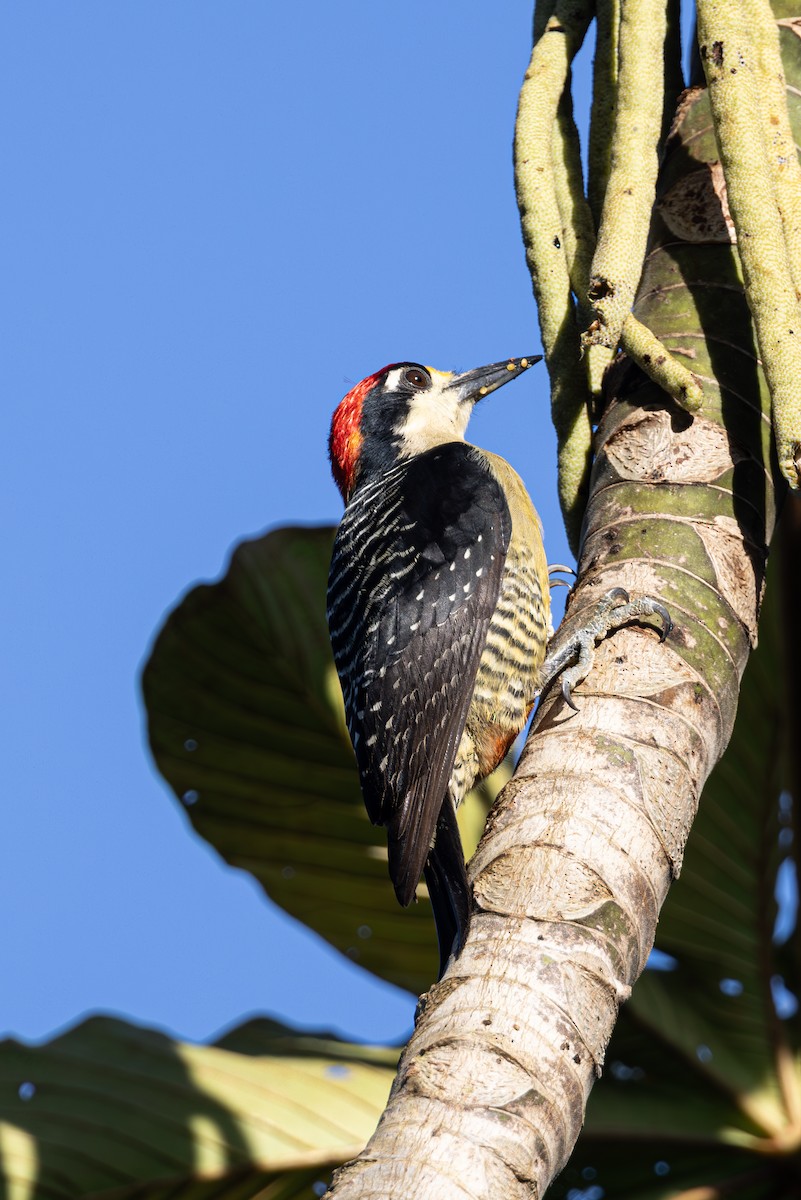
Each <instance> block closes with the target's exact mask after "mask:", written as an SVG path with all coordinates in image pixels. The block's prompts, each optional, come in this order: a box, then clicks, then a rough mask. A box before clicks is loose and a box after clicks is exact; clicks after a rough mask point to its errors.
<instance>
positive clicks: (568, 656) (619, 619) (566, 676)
mask: <svg viewBox="0 0 801 1200" xmlns="http://www.w3.org/2000/svg"><path fill="white" fill-rule="evenodd" d="M643 617H658V618H659V620H660V622H661V629H660V631H659V634H660V637H659V640H660V641H662V642H664V640H665V638H666V637H667V636H668V634H669V633H670V631H671V629H672V628H673V621H672V620H671V617H670V613H669V612H668V610H667V609H666V608H665V606H664V604H660V603H659V601H658V600H653V599H652V598H651V597H650V596H640V597H639V598H638V599H636V600H632V599H631V597H630V596H629V594H628V592H627V591H626V590H625V588H620V587H617V588H612V590H611V591H609V592H606V593H605V594H604V595H603V596H602V597H601V599H600V600H599V601H598V606H597V608H596V609H595V614H594V615H593V616H592V617H591V619H590V620H589V621H588V622H587V624H586V625H583V626H582V628H581V629H579V630H577V631H576V633H574V634H572V635H571V637H570V638H568V640H567V641H566V642H565V643H564V645H562V646H560V647H559V648H558V649H557V650H555V651H554V653H553V654H549V655H548V657H547V658H546V659H545V662H544V663H543V664H542V669H541V671H540V681H541V682H540V689H539V690H540V694H542V692H544V691H545V689H546V687H548V685H549V684H550V683H552V682H553V680H554V679H555V678H556V676H557V675H560V676H561V685H562V696H563V697H564V700H565V703H566V704H568V705H569V706H570V708H572V709H573V710H574V712H578V706H577V705H576V703H575V701H574V700H573V688H574V687H576V685H577V684H579V683H581V682H582V681H583V680H584V679H586V677H587V676H588V675H589V673H590V671H591V670H592V664H593V660H594V658H595V647H596V645H597V644H598V642H601V641H603V639H604V638H605V637H608V636H609V634H610V633H612V632H614V631H615V630H616V629H620V627H621V626H622V625H627V624H628V623H629V622H630V621H640V622H642V623H643V624H648V622H643V620H642V619H643Z"/></svg>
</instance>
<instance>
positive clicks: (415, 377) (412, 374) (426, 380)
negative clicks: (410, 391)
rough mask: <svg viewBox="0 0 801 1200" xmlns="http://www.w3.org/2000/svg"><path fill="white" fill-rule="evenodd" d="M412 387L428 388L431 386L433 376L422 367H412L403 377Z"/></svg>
mask: <svg viewBox="0 0 801 1200" xmlns="http://www.w3.org/2000/svg"><path fill="white" fill-rule="evenodd" d="M403 378H404V379H405V380H406V382H407V383H410V384H411V385H412V387H416V388H427V387H431V376H430V375H429V374H428V371H424V370H423V369H422V367H411V368H410V369H409V370H408V371H407V372H406V374H405V375H404V377H403Z"/></svg>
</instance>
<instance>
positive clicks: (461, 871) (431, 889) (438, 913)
mask: <svg viewBox="0 0 801 1200" xmlns="http://www.w3.org/2000/svg"><path fill="white" fill-rule="evenodd" d="M423 873H424V875H425V880H426V884H427V886H428V894H429V896H430V897H431V907H432V908H433V910H434V921H435V922H436V926H437V940H438V941H439V976H438V978H440V979H441V978H442V975H443V973H444V971H445V968H446V966H447V965H448V959H449V958H450V956H451V955H452V954H455V955H458V954H460V953H461V950H462V947H463V946H464V943H465V938H466V937H467V931H468V929H469V927H470V887H469V884H468V882H467V870H466V868H465V862H464V852H463V850H462V839H461V837H460V836H459V827H458V825H457V824H456V810H455V809H454V807H453V801H452V800H451V798H450V796H446V797H445V801H444V803H443V805H442V808H441V809H440V812H439V816H438V818H437V832H436V835H435V838H434V845H433V846H432V848H431V850H430V852H429V855H428V859H427V860H426V865H425V867H424V869H423Z"/></svg>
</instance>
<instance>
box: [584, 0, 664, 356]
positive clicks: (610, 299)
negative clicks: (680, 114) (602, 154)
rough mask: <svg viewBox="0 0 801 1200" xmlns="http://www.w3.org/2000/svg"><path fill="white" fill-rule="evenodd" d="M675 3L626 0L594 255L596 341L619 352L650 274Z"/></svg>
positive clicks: (592, 336) (591, 334)
mask: <svg viewBox="0 0 801 1200" xmlns="http://www.w3.org/2000/svg"><path fill="white" fill-rule="evenodd" d="M667 8H668V0H622V2H621V23H620V42H619V61H620V73H619V77H618V97H617V106H616V111H615V123H614V128H613V130H612V133H611V140H612V158H611V166H610V171H609V181H608V184H607V188H606V194H605V196H604V204H603V212H602V215H601V223H600V228H599V231H598V246H597V249H596V251H595V257H594V258H593V264H592V273H591V278H590V288H589V298H590V300H591V302H592V304H593V309H594V311H595V317H596V320H595V322H593V325H592V326H591V327H590V329H589V330H588V332H587V334H585V341H586V342H587V343H588V344H592V343H593V342H599V343H600V344H601V345H604V346H609V347H610V348H611V349H614V348H615V346H617V344H618V341H619V340H620V334H621V331H622V329H623V323H624V321H625V320H626V317H627V316H628V314H629V313H630V312H631V306H632V304H633V302H634V295H635V292H636V289H637V284H638V283H639V281H640V275H641V273H642V264H643V259H644V257H645V247H646V243H647V240H648V228H649V224H650V219H651V209H652V207H653V203H654V198H655V193H656V174H657V169H658V166H659V162H658V149H659V141H660V134H661V129H662V117H663V105H664V95H665V76H664V54H665V37H666V33H667Z"/></svg>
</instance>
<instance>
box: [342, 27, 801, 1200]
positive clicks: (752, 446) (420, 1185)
mask: <svg viewBox="0 0 801 1200" xmlns="http://www.w3.org/2000/svg"><path fill="white" fill-rule="evenodd" d="M790 40H791V41H796V42H797V38H796V39H793V38H792V36H791V37H790ZM717 158H718V154H717V149H716V145H715V138H714V133H713V130H712V124H711V116H710V110H709V104H708V99H707V95H706V92H705V91H703V90H700V89H696V90H694V91H692V92H690V93H688V94H685V96H684V98H683V100H682V102H681V104H680V106H679V111H678V114H677V118H676V123H675V125H674V130H673V133H672V135H671V138H670V141H669V144H668V147H667V151H666V154H665V157H664V160H663V163H662V168H661V172H660V183H659V193H658V199H657V207H656V210H655V216H654V220H653V222H652V227H651V234H650V242H649V253H648V257H647V259H646V266H645V271H644V273H643V277H642V280H641V283H640V287H639V291H638V295H637V301H636V304H635V309H634V311H635V315H636V316H637V317H638V318H639V320H641V321H642V322H644V323H645V324H646V325H648V326H649V327H650V328H651V329H653V330H654V331H655V332H656V333H657V334H658V335H659V337H660V338H661V339H662V340H663V342H664V343H665V344H666V345H667V346H668V348H669V349H670V350H671V351H672V353H673V354H674V355H679V356H682V359H683V361H685V362H686V364H687V365H688V366H689V367H690V368H691V370H692V371H693V372H694V373H695V374H696V375H697V376H698V377H699V378H700V380H701V382H702V384H703V389H704V407H703V411H702V413H701V415H700V416H696V417H695V418H692V417H690V416H689V415H688V414H687V413H686V412H684V411H683V410H682V409H680V408H679V407H678V406H677V405H675V404H674V403H673V402H672V401H671V400H670V399H669V398H668V397H667V396H666V395H665V393H663V392H661V391H660V390H659V389H658V388H657V387H655V385H653V384H652V383H650V382H649V381H648V380H647V379H646V378H645V376H644V375H643V374H642V373H641V372H640V371H639V369H638V368H636V367H635V366H633V364H631V363H630V362H628V361H627V360H625V359H623V360H622V361H618V363H617V365H616V366H615V368H614V369H613V370H612V372H610V374H609V375H608V376H607V381H606V387H605V407H604V411H603V413H602V414H601V416H600V420H599V423H598V427H597V432H596V435H595V445H594V456H595V457H594V466H593V472H592V480H591V490H590V500H589V505H588V508H587V512H586V516H585V521H584V528H583V535H582V548H581V556H580V564H579V566H580V569H579V582H578V585H577V587H576V589H575V591H574V593H573V595H572V596H571V600H570V605H569V610H568V615H567V617H566V619H565V622H564V623H563V626H562V627H561V629H560V631H559V634H558V638H557V640H558V641H560V640H561V639H562V637H563V636H565V635H567V634H569V632H570V631H571V630H572V629H574V628H575V627H576V626H578V625H580V624H581V623H582V622H584V621H585V620H586V619H587V617H588V616H589V615H590V613H591V611H592V608H593V606H594V604H595V602H596V600H597V599H598V598H599V597H600V596H601V595H602V593H603V592H605V591H607V590H608V589H610V588H612V587H624V588H626V590H627V591H629V592H630V593H631V594H632V595H635V596H636V595H640V594H643V593H647V594H649V595H651V596H655V597H658V598H659V599H661V600H662V601H663V602H664V604H665V605H666V606H667V607H668V609H669V610H670V612H671V615H672V617H673V619H674V622H675V626H676V627H675V630H674V632H673V633H672V634H671V635H670V637H669V639H668V640H667V642H666V643H664V644H660V642H659V638H658V635H657V633H656V632H655V631H653V630H648V629H646V628H643V627H638V626H631V627H629V628H626V629H624V630H621V631H619V632H618V633H616V634H615V635H614V636H613V637H611V638H609V639H607V640H606V641H605V642H603V643H602V644H601V646H599V648H598V650H597V652H596V660H595V666H594V668H593V671H592V673H591V675H590V676H589V678H588V680H587V682H586V683H585V684H584V685H583V686H582V687H581V688H580V689H578V691H577V693H576V700H577V702H578V704H579V707H580V711H579V712H578V713H577V714H573V713H572V712H571V711H570V710H569V709H568V708H567V707H566V705H565V704H564V702H563V700H562V698H561V695H560V692H559V689H558V687H556V688H552V689H551V691H550V693H549V694H548V695H546V697H545V699H544V702H543V703H542V704H541V706H540V709H539V711H538V714H537V718H536V722H535V727H534V729H533V731H532V735H531V737H530V738H529V740H528V743H527V746H526V749H525V751H524V753H523V756H522V758H521V761H520V764H519V766H518V769H517V772H516V774H515V777H514V779H513V780H512V781H511V783H509V784H508V786H507V787H506V788H505V789H504V791H503V793H502V795H501V797H500V798H499V801H498V803H497V804H496V806H495V808H494V810H493V812H492V813H491V815H490V818H489V821H488V824H487V829H486V832H485V834H484V837H483V839H482V841H481V844H480V845H479V848H478V850H477V852H476V855H475V857H474V858H473V860H472V863H471V864H470V878H471V881H472V884H473V887H474V890H475V904H476V908H475V913H474V918H473V924H472V929H471V933H470V936H469V938H468V941H467V944H466V946H465V948H464V951H463V953H462V954H461V956H460V957H459V959H458V960H457V961H456V962H455V963H452V964H451V966H450V968H449V970H448V971H447V972H446V974H445V976H444V977H443V979H442V980H441V981H440V982H439V983H438V984H436V985H435V986H434V987H433V988H432V989H431V991H430V992H429V993H428V994H427V995H426V996H424V997H423V998H422V1000H421V1004H420V1008H419V1011H418V1019H417V1024H416V1029H415V1032H414V1034H413V1036H412V1039H411V1041H410V1043H409V1045H408V1047H407V1049H406V1051H405V1052H404V1054H403V1057H402V1059H401V1063H400V1067H399V1071H398V1076H397V1079H396V1081H395V1085H394V1087H393V1090H392V1094H391V1096H390V1100H389V1103H388V1106H387V1109H386V1112H385V1113H384V1116H383V1117H382V1119H381V1122H380V1124H379V1126H378V1129H377V1131H376V1133H375V1135H374V1136H373V1138H372V1139H371V1141H370V1142H369V1144H368V1145H367V1147H366V1148H365V1150H364V1151H363V1152H362V1154H361V1155H360V1156H359V1157H358V1158H357V1159H356V1160H355V1161H354V1162H352V1163H350V1164H348V1165H347V1166H346V1167H344V1168H343V1169H342V1170H341V1171H340V1172H339V1173H338V1175H337V1176H336V1179H335V1184H334V1187H333V1191H332V1193H331V1194H332V1195H333V1196H336V1197H337V1198H338V1200H345V1198H347V1200H355V1198H356V1197H359V1198H365V1197H368V1196H369V1197H371V1198H374V1197H375V1198H377V1197H404V1198H406V1197H420V1198H423V1197H425V1198H426V1200H445V1198H447V1200H456V1198H457V1197H459V1198H466V1197H470V1198H474V1200H478V1198H484V1197H486V1198H490V1197H492V1198H493V1200H497V1198H499V1197H504V1198H505V1200H507V1198H514V1200H518V1198H519V1200H523V1198H524V1197H526V1198H530V1197H536V1196H540V1195H542V1193H543V1191H544V1190H545V1188H546V1187H547V1185H548V1184H549V1182H550V1181H551V1180H552V1179H553V1177H554V1175H555V1174H556V1173H557V1172H558V1171H559V1170H560V1169H561V1168H562V1167H563V1166H564V1164H565V1162H566V1160H567V1158H568V1156H569V1154H570V1152H571V1150H572V1147H573V1144H574V1142H575V1140H576V1138H577V1136H578V1134H579V1131H580V1129H581V1124H582V1121H583V1114H584V1107H585V1104H586V1101H587V1097H588V1094H589V1092H590V1089H591V1087H592V1085H593V1082H594V1081H595V1079H596V1077H597V1076H598V1074H599V1073H600V1071H601V1067H602V1064H603V1059H604V1052H605V1049H606V1045H607V1042H608V1040H609V1037H610V1034H611V1031H612V1028H613V1025H614V1022H615V1018H616V1014H617V1009H618V1006H619V1004H620V1003H621V1002H622V1001H624V1000H625V999H626V998H627V997H628V995H629V993H630V989H631V987H632V985H633V984H634V982H635V980H636V979H637V977H638V976H639V974H640V972H641V971H642V969H643V967H644V966H645V962H646V959H647V956H648V953H649V951H650V949H651V947H652V945H653V941H654V935H655V930H656V923H657V919H658V916H659V911H660V908H661V906H662V903H663V901H664V900H665V897H666V895H667V891H668V888H669V886H670V883H671V881H672V879H673V878H675V876H676V875H677V874H678V872H679V869H680V867H681V861H682V854H683V850H684V844H685V840H686V838H687V835H688V833H689V830H690V826H691V824H692V820H693V817H694V815H695V811H696V808H697V805H698V800H699V796H700V793H701V789H702V787H703V784H704V782H705V780H706V778H707V776H708V775H709V773H710V771H711V770H712V768H713V766H714V765H715V763H716V762H717V760H718V759H719V758H720V756H721V754H722V753H723V751H724V749H725V747H726V744H727V742H728V739H729V736H730V734H731V730H732V726H733V722H734V715H735V710H736V705H737V697H738V689H739V683H740V678H741V676H742V673H743V670H744V667H745V663H746V660H747V658H748V654H749V652H750V650H751V648H752V647H753V645H754V644H755V642H756V636H757V622H758V616H759V607H760V601H761V596H762V590H763V584H764V576H765V564H766V559H767V551H768V545H769V542H770V539H771V535H772V532H773V526H774V520H775V514H776V505H777V497H778V498H779V500H780V499H781V497H782V496H783V495H784V491H785V487H784V484H783V482H782V481H781V479H780V476H779V474H778V469H777V465H776V461H775V453H774V452H773V450H772V441H771V428H770V417H769V410H770V404H769V397H768V394H767V389H766V387H765V384H764V380H763V379H762V375H761V370H760V368H759V364H758V361H757V355H756V350H755V343H754V334H753V331H752V325H751V319H750V316H749V312H748V308H747V305H746V302H745V297H744V292H743V285H742V275H741V271H740V266H739V260H738V257H737V253H736V249H735V248H734V246H733V245H732V244H731V240H730V237H731V234H730V223H729V222H727V220H726V212H725V207H722V206H721V186H720V178H719V172H718V169H717V167H715V166H713V164H715V163H717Z"/></svg>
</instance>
